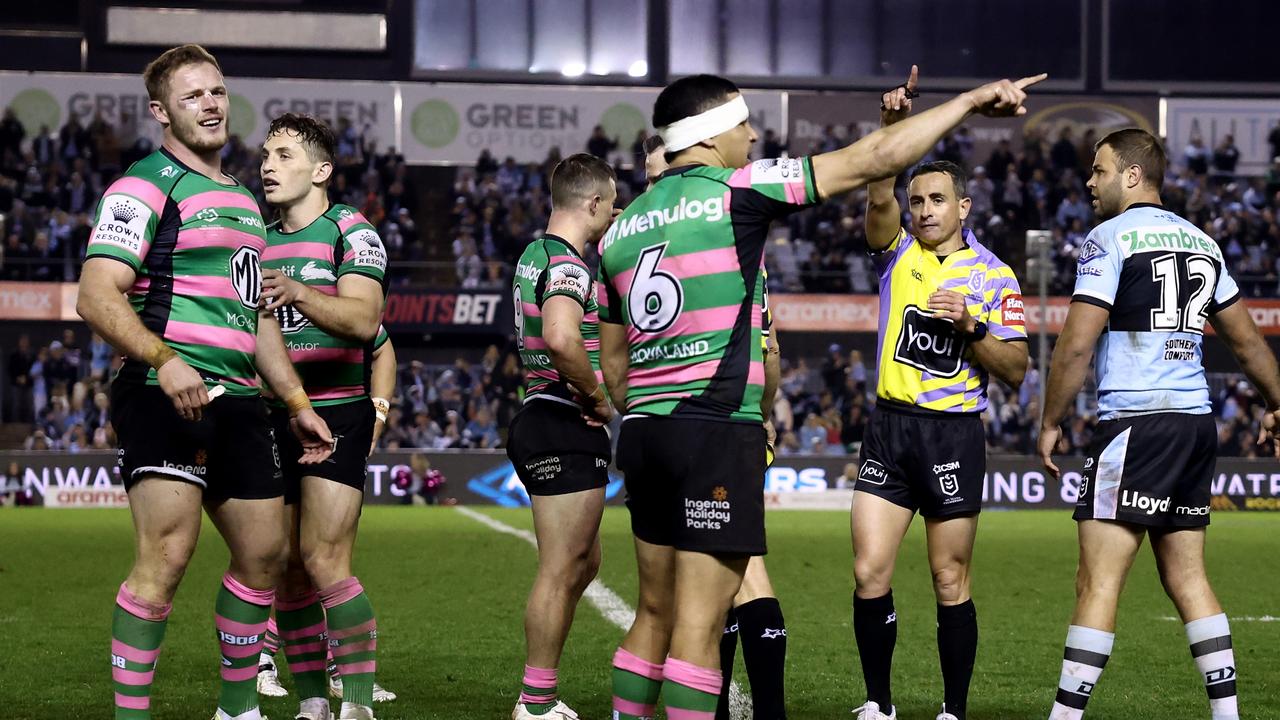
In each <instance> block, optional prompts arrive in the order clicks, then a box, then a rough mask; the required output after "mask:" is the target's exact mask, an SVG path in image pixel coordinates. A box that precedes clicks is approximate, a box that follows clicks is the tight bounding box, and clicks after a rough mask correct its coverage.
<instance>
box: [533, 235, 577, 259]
mask: <svg viewBox="0 0 1280 720" xmlns="http://www.w3.org/2000/svg"><path fill="white" fill-rule="evenodd" d="M542 237H544V238H546V239H548V240H555V241H556V242H558V243H560V244H561V245H563V246H565V247H567V248H569V254H570V255H572V256H574V257H576V258H578V259H579V260H581V259H582V256H581V255H579V254H578V250H577V248H575V247H574V246H572V245H570V244H569V241H568V240H565V239H564V238H562V237H560V236H559V235H552V234H551V233H542Z"/></svg>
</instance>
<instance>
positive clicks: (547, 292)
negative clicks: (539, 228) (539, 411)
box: [511, 235, 604, 401]
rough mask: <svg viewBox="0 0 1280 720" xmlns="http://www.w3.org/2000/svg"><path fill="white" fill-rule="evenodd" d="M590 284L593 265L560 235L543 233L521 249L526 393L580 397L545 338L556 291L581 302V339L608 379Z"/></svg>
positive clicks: (518, 310) (520, 332)
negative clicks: (548, 306) (546, 308)
mask: <svg viewBox="0 0 1280 720" xmlns="http://www.w3.org/2000/svg"><path fill="white" fill-rule="evenodd" d="M591 285H592V281H591V270H589V269H588V268H587V264H586V263H585V262H584V261H583V260H582V257H581V256H579V255H578V251H577V250H574V249H573V246H571V245H569V243H568V242H566V241H565V240H563V239H561V238H559V237H556V236H555V235H543V236H542V237H540V238H538V239H537V240H534V241H533V242H531V243H529V246H528V247H526V248H525V249H524V252H523V253H521V255H520V260H519V261H517V262H516V274H515V278H514V279H513V280H512V283H511V289H512V295H513V299H514V300H515V321H516V338H517V339H518V340H517V342H518V344H519V347H520V362H521V363H522V364H523V365H524V377H525V396H526V397H527V398H531V397H535V396H537V395H543V396H552V397H557V398H560V399H562V400H574V401H577V400H579V398H578V396H577V393H575V392H574V390H573V389H572V388H571V387H570V386H569V383H567V382H566V381H565V380H564V378H562V377H560V372H559V371H558V370H556V368H555V365H553V364H552V363H551V354H550V353H549V352H548V351H547V341H546V340H544V339H543V337H542V306H543V303H545V302H546V301H547V299H548V298H551V297H555V296H556V295H563V296H564V297H567V298H569V299H570V300H573V301H574V302H576V303H578V304H579V305H581V306H582V326H581V330H582V341H583V344H584V345H585V347H586V350H587V359H589V360H590V361H591V367H592V368H593V369H594V370H595V371H596V379H597V380H600V381H601V382H603V381H604V378H603V376H602V375H601V373H600V320H599V316H598V312H597V306H596V292H595V290H594V289H593V288H592V287H591Z"/></svg>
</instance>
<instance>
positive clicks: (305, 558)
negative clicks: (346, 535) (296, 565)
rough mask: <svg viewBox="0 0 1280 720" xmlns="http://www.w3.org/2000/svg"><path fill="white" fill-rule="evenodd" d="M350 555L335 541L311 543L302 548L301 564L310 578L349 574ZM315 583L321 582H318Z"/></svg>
mask: <svg viewBox="0 0 1280 720" xmlns="http://www.w3.org/2000/svg"><path fill="white" fill-rule="evenodd" d="M349 564H350V556H349V554H348V553H347V549H346V547H345V546H342V545H339V544H337V543H313V544H308V545H305V546H303V548H302V565H303V567H304V568H306V571H307V574H308V575H309V576H311V577H312V578H321V579H327V578H330V577H336V576H339V575H340V576H342V577H338V578H337V579H338V580H341V579H342V578H344V577H347V576H349V575H350V574H351V573H350V569H349V568H348V567H347V566H348V565H349ZM317 584H322V583H321V582H318V583H317Z"/></svg>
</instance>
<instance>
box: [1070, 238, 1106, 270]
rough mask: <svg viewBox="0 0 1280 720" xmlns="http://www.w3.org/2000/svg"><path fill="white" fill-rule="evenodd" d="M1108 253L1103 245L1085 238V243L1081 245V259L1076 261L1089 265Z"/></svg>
mask: <svg viewBox="0 0 1280 720" xmlns="http://www.w3.org/2000/svg"><path fill="white" fill-rule="evenodd" d="M1106 254H1107V251H1106V250H1103V249H1102V246H1101V245H1099V244H1098V243H1096V242H1094V241H1093V240H1085V241H1084V245H1082V246H1080V259H1079V260H1077V261H1076V262H1077V263H1078V264H1080V265H1088V264H1089V263H1091V262H1093V261H1094V260H1097V259H1098V258H1100V257H1103V256H1105V255H1106Z"/></svg>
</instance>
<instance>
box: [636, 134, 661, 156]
mask: <svg viewBox="0 0 1280 720" xmlns="http://www.w3.org/2000/svg"><path fill="white" fill-rule="evenodd" d="M666 145H667V143H666V142H665V141H663V139H662V136H661V135H650V136H649V137H647V138H645V139H644V144H643V145H642V147H643V148H644V154H645V155H649V154H651V153H652V152H653V151H655V150H661V149H662V148H664V147H666Z"/></svg>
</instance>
